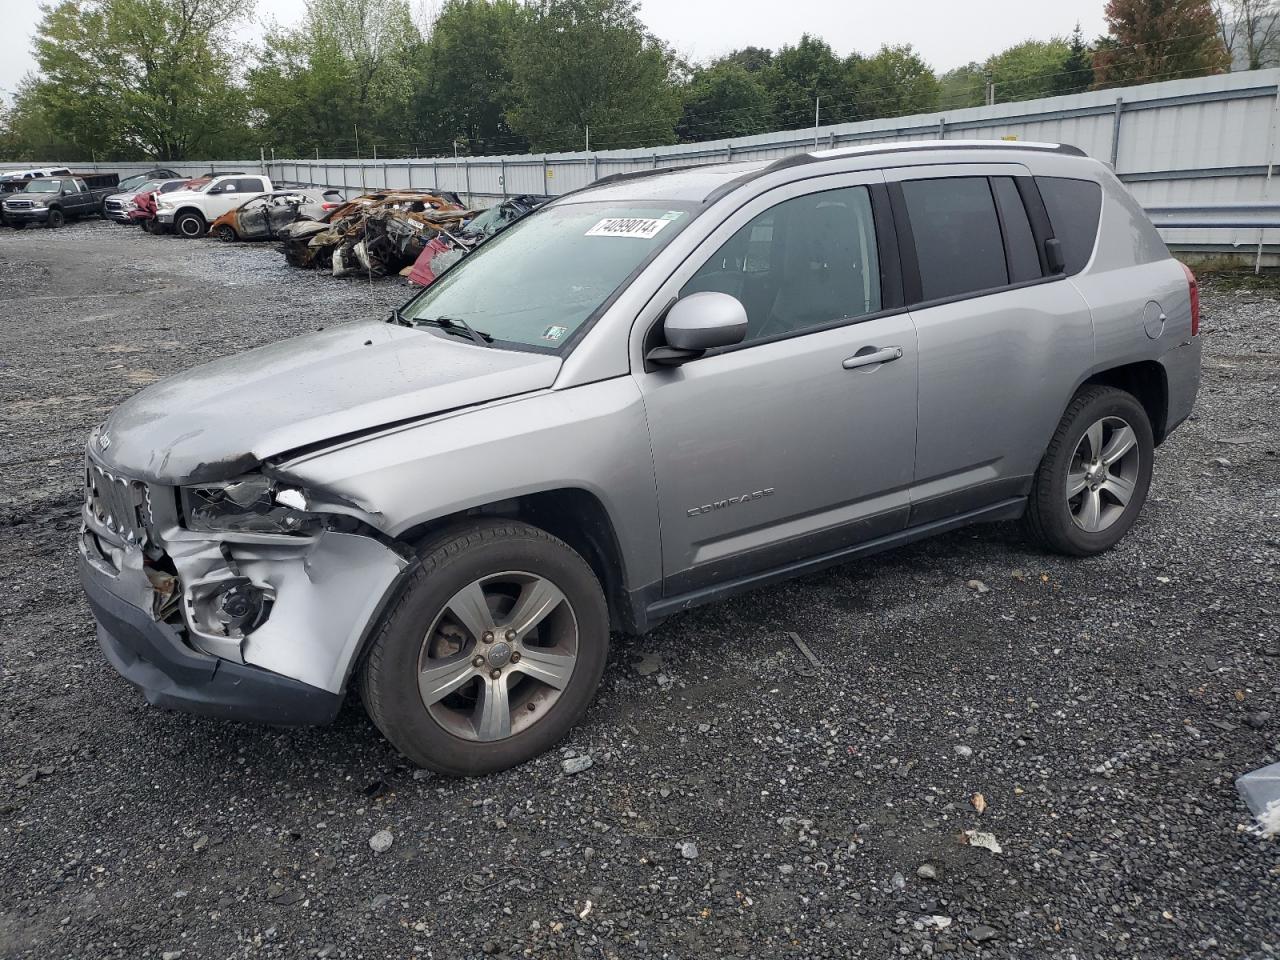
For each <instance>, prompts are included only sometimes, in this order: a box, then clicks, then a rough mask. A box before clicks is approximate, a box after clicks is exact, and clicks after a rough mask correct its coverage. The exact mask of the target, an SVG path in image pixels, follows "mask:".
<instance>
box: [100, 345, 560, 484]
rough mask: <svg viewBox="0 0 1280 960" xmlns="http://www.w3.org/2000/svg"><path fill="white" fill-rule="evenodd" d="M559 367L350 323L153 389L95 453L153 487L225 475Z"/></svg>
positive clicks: (503, 392)
mask: <svg viewBox="0 0 1280 960" xmlns="http://www.w3.org/2000/svg"><path fill="white" fill-rule="evenodd" d="M559 371H560V359H559V358H558V357H553V356H548V355H546V354H537V353H525V352H520V351H515V350H500V349H495V348H484V347H481V346H479V345H477V344H474V343H471V342H468V341H465V340H455V339H453V338H452V337H451V336H441V335H437V334H436V333H434V332H432V331H429V330H422V329H416V330H415V329H411V328H409V327H403V326H399V325H396V324H391V323H386V322H382V321H377V320H370V321H361V322H358V323H348V324H342V325H340V326H336V327H332V328H330V329H328V330H323V331H321V332H319V333H312V334H307V335H306V336H302V337H295V338H293V339H290V340H283V341H281V342H279V343H273V344H270V345H269V346H265V347H259V348H258V349H256V350H250V351H248V352H247V353H241V354H237V355H234V356H230V357H224V358H222V359H221V360H215V361H213V362H212V363H207V364H205V365H204V366H200V367H195V368H194V369H191V370H188V371H186V372H185V373H180V374H178V375H176V376H174V377H170V378H169V379H168V380H163V381H161V382H160V383H156V384H154V385H152V386H150V387H147V388H146V389H145V390H143V391H141V392H140V393H138V394H136V395H134V396H133V397H131V398H130V399H128V400H126V401H125V402H124V403H122V404H120V406H118V407H116V409H115V410H114V411H113V412H112V414H111V416H110V417H109V418H108V419H107V422H106V423H105V424H104V425H103V426H102V429H101V432H100V433H99V435H98V437H97V439H96V440H95V441H94V455H95V457H97V458H99V459H100V460H101V461H102V462H103V464H104V465H105V466H107V467H108V468H111V467H114V468H116V469H118V470H119V471H120V472H121V473H123V474H126V475H128V476H133V477H137V478H139V479H142V480H149V481H152V482H158V483H168V484H180V483H192V482H205V481H210V480H221V479H227V478H229V477H234V476H237V475H238V474H241V473H244V472H245V471H246V470H249V469H251V468H252V467H253V466H255V465H256V464H258V463H260V462H261V461H263V460H265V459H267V458H268V457H272V456H276V455H278V454H281V453H285V452H287V451H289V450H293V449H296V448H298V447H303V446H307V445H309V444H313V443H318V442H321V441H325V440H329V439H333V438H336V437H341V436H343V435H345V434H351V433H356V432H359V431H362V430H368V429H372V428H376V427H380V426H383V425H386V424H390V423H395V422H398V421H403V420H410V419H413V418H415V417H426V416H430V415H432V414H436V413H442V412H444V411H446V410H453V409H457V408H459V407H466V406H471V405H473V404H477V403H484V402H486V401H489V400H497V399H501V398H503V397H510V396H515V395H516V394H520V393H527V392H529V391H532V390H541V389H545V388H547V387H550V386H551V384H552V383H553V382H554V381H555V378H556V375H557V374H558V373H559Z"/></svg>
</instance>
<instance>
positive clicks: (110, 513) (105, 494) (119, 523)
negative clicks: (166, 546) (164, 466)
mask: <svg viewBox="0 0 1280 960" xmlns="http://www.w3.org/2000/svg"><path fill="white" fill-rule="evenodd" d="M84 500H85V508H86V510H87V511H88V514H89V518H90V519H91V520H92V521H93V523H94V525H96V526H97V527H99V528H102V529H104V530H105V531H107V532H109V533H112V534H115V535H116V537H118V538H120V539H121V540H123V541H124V542H125V543H132V544H139V545H141V544H144V543H146V542H147V521H148V520H150V514H151V505H150V502H149V501H148V499H147V487H146V485H145V484H143V483H139V482H138V481H137V480H130V479H129V478H128V477H120V476H116V475H115V474H112V473H109V472H108V471H106V470H104V469H103V468H102V467H100V466H98V465H97V464H96V463H94V462H93V461H92V460H90V461H88V462H87V463H86V464H85V476H84Z"/></svg>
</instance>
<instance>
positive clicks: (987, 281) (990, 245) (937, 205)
mask: <svg viewBox="0 0 1280 960" xmlns="http://www.w3.org/2000/svg"><path fill="white" fill-rule="evenodd" d="M902 193H903V197H904V198H905V200H906V202H907V216H908V217H909V218H910V220H911V232H912V234H913V235H914V237H915V246H916V258H917V260H918V261H919V263H920V288H921V294H922V297H923V299H924V300H938V299H941V298H943V297H954V296H959V295H961V294H965V293H973V292H975V291H978V290H990V289H992V288H994V287H1003V286H1004V285H1005V284H1007V283H1008V282H1009V273H1008V271H1007V270H1006V268H1005V260H1004V242H1003V241H1002V239H1001V235H1000V221H999V219H998V218H997V217H996V204H995V200H994V198H993V197H992V195H991V187H990V186H989V185H988V183H987V178H986V177H951V178H948V179H941V180H909V181H907V182H905V183H903V184H902Z"/></svg>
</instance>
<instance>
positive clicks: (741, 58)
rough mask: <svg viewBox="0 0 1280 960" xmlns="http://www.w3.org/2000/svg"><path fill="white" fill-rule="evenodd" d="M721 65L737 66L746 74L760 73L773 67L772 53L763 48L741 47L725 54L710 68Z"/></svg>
mask: <svg viewBox="0 0 1280 960" xmlns="http://www.w3.org/2000/svg"><path fill="white" fill-rule="evenodd" d="M722 63H733V64H737V65H738V66H740V67H742V69H744V70H746V71H747V72H748V73H760V72H761V71H764V70H768V69H769V68H770V67H771V66H773V51H772V50H766V49H765V48H764V47H743V48H742V49H740V50H734V51H732V52H731V53H727V54H725V55H724V56H723V57H721V58H720V59H719V60H717V61H715V63H713V64H712V66H716V65H718V64H722Z"/></svg>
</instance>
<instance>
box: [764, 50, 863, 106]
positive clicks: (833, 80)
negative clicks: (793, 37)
mask: <svg viewBox="0 0 1280 960" xmlns="http://www.w3.org/2000/svg"><path fill="white" fill-rule="evenodd" d="M855 59H856V55H855V57H853V58H850V61H845V60H841V59H840V58H839V57H837V56H836V55H835V53H834V51H832V49H831V47H830V45H829V44H828V43H827V42H826V41H825V40H821V39H819V38H818V37H814V36H810V35H809V34H807V33H806V34H803V35H802V36H801V37H800V41H799V42H798V43H796V44H795V45H794V46H789V45H784V46H783V47H782V49H780V50H779V51H778V52H777V53H776V54H775V55H774V58H773V64H772V65H771V66H770V67H769V68H768V69H766V70H765V71H764V72H763V77H764V82H765V85H766V87H767V88H768V89H769V92H770V93H771V94H772V95H773V102H774V127H775V129H777V128H780V129H794V128H796V127H804V126H808V125H809V124H812V123H813V118H814V101H815V99H816V98H819V97H821V99H822V102H821V104H820V105H819V106H820V108H821V112H820V120H821V122H822V123H842V122H845V121H849V120H857V119H859V116H858V106H857V99H858V90H857V89H856V84H855V80H854V76H853V70H852V69H851V66H852V64H851V61H853V60H855Z"/></svg>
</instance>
